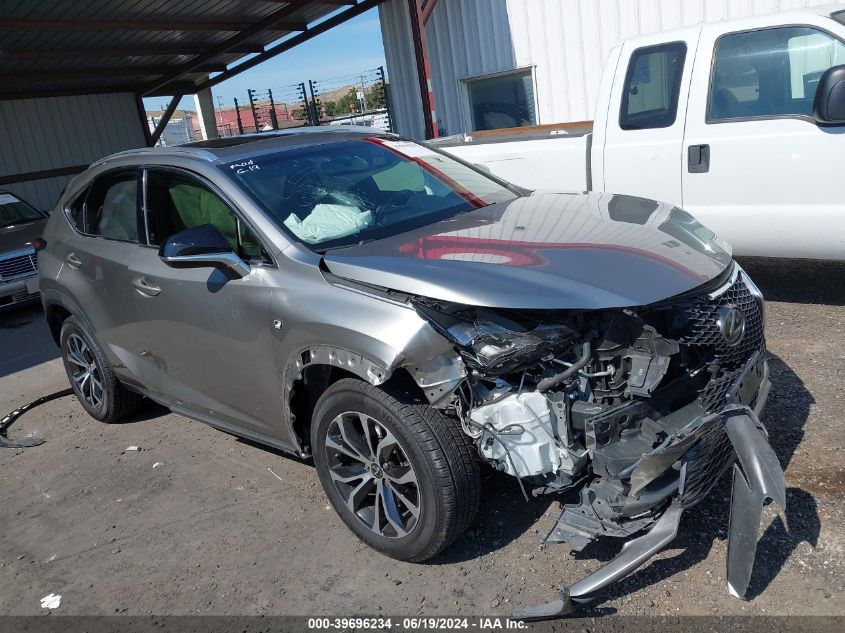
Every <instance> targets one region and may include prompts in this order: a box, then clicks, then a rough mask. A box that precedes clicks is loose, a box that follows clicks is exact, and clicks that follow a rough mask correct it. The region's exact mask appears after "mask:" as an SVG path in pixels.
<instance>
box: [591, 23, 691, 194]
mask: <svg viewBox="0 0 845 633" xmlns="http://www.w3.org/2000/svg"><path fill="white" fill-rule="evenodd" d="M700 31H701V27H694V28H688V29H683V30H679V31H674V32H672V34H671V36H669V35H667V34H665V33H655V34H653V35H649V36H645V37H641V38H637V39H636V40H633V41H628V42H625V43H624V44H623V45H622V50H621V55H620V58H619V62H618V64H617V66H616V73H615V74H614V76H613V85H612V87H611V89H610V95H609V101H606V102H605V103H608V102H609V104H610V106H609V108H608V111H607V124H606V127H605V130H606V131H605V140H604V148H603V153H604V172H603V173H604V179H603V181H604V182H603V187H601V189H602V190H604V191H607V192H610V193H621V194H628V195H633V196H642V197H645V198H652V199H654V200H659V201H661V202H670V203H672V204H676V205H679V204H681V175H680V169H681V153H682V152H681V150H682V143H683V136H684V112H686V109H687V97H688V93H689V84H690V79H691V77H692V69H693V67H694V65H695V59H696V46H697V43H698V36H699V33H700ZM667 38H668V39H667ZM669 41H671V42H683V43H684V44H685V45H686V54H685V59H684V68H683V73H682V75H681V78H680V91H679V94H678V101H677V112H676V116H675V119H674V122H673V123H672V124H671V125H669V126H667V127H660V128H649V129H623V128H622V127H621V125H620V109H621V106H622V103H623V92H624V91H625V90H626V77H627V74H628V63H629V61H630V59H631V56H632V54H634V53H635V52H636V51H637V50H638V49H641V48H646V47H650V46H657V45H662V44H666V43H667V42H669ZM606 72H608V73H610V72H612V69H611V67H610V66H608V68H607V71H606ZM632 94H635V93H632ZM599 103H602V102H601V101H600V102H599ZM595 151H600V150H599V143H598V142H597V143H596V150H595ZM597 188H598V187H597Z"/></svg>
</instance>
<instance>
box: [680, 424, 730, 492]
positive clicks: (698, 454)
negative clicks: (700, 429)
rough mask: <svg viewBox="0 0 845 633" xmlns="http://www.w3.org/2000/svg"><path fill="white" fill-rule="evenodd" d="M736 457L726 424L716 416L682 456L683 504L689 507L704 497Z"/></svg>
mask: <svg viewBox="0 0 845 633" xmlns="http://www.w3.org/2000/svg"><path fill="white" fill-rule="evenodd" d="M735 459H736V452H735V451H734V447H733V445H732V444H731V440H730V438H729V437H728V433H727V431H725V425H724V423H723V422H722V420H719V421H718V422H715V423H714V425H713V428H712V429H710V430H709V431H707V432H706V433H705V434H704V436H703V437H702V438H701V439H700V440H699V441H698V442H696V444H695V446H693V447H692V448H691V449H690V450H688V451H687V453H686V455H685V456H684V460H683V468H684V481H683V484H682V487H681V503H682V504H683V506H684V507H685V508H689V507H690V506H694V505H695V504H696V503H698V502H699V501H701V500H702V499H703V498H704V497H706V496H707V493H708V492H710V489H711V488H713V486H714V485H715V484H716V482H717V481H719V478H720V477H721V476H722V473H724V472H725V471H726V470H727V469H728V468H730V466H731V464H733V462H734V460H735Z"/></svg>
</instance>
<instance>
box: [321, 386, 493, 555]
mask: <svg viewBox="0 0 845 633" xmlns="http://www.w3.org/2000/svg"><path fill="white" fill-rule="evenodd" d="M311 446H312V447H313V454H314V463H315V465H316V467H317V474H318V475H319V477H320V483H322V485H323V489H324V490H325V491H326V495H328V498H329V501H330V502H331V504H332V505H333V506H334V509H335V510H336V511H337V513H338V514H339V515H340V518H341V519H343V522H344V523H346V525H347V526H348V527H349V528H350V529H351V530H352V531H353V532H354V533H355V534H356V535H357V536H358V537H359V538H360V539H361V540H362V541H364V542H365V543H367V544H368V545H369V546H370V547H372V548H374V549H376V550H378V551H380V552H382V553H384V554H386V555H388V556H391V557H392V558H397V559H399V560H404V561H411V562H420V561H424V560H427V559H429V558H431V557H433V556H435V555H437V554H438V553H440V552H441V551H443V550H444V549H446V547H448V546H449V545H451V544H452V543H453V542H454V541H455V540H456V539H457V538H458V537H459V536H460V535H461V534H462V533H463V532H464V531H465V530H466V529H467V528H468V527H469V525H470V523H471V522H472V520H473V519H474V518H475V514H476V512H477V511H478V500H479V494H480V487H481V484H480V479H479V474H478V461H477V456H476V453H475V451H474V449H473V448H472V446H471V445H470V443H469V441H468V438H467V437H466V436H465V435H464V434H463V432H462V431H461V430H460V428H459V427H458V425H456V424H455V423H454V422H452V421H451V420H449V418H447V417H446V416H445V415H443V414H442V413H440V412H439V411H437V410H435V409H433V408H432V407H430V406H428V405H427V404H421V403H419V402H410V398H409V397H407V396H402V395H398V394H393V393H390V392H388V391H385V390H382V389H379V388H377V387H373V386H372V385H370V384H368V383H365V382H363V381H361V380H357V379H354V378H345V379H343V380H339V381H338V382H336V383H335V384H333V385H332V386H331V387H329V388H328V389H327V390H326V392H325V393H324V394H323V395H322V396H321V397H320V399H319V400H318V402H317V405H316V407H315V410H314V417H313V423H312V425H311Z"/></svg>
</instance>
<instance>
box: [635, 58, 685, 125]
mask: <svg viewBox="0 0 845 633" xmlns="http://www.w3.org/2000/svg"><path fill="white" fill-rule="evenodd" d="M686 55H687V46H686V44H684V43H683V42H669V43H668V44H660V45H658V46H647V47H644V48H638V49H637V50H635V51H634V53H633V54H632V55H631V61H630V62H629V63H628V71H627V73H626V75H625V86H624V92H623V93H622V106H621V108H620V111H619V127H621V128H622V129H623V130H647V129H652V128H659V127H669V126H670V125H672V124H673V123H674V122H675V116H676V115H677V113H678V95H679V94H680V91H681V76H682V75H683V72H684V59H685V58H686Z"/></svg>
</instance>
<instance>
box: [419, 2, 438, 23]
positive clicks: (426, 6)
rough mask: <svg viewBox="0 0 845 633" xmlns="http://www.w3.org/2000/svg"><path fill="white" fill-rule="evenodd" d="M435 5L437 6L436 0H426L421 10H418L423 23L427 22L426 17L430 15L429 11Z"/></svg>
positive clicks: (432, 9)
mask: <svg viewBox="0 0 845 633" xmlns="http://www.w3.org/2000/svg"><path fill="white" fill-rule="evenodd" d="M435 6H437V0H426V2H425V4H423V6H422V10H421V11H420V14H421V15H420V17H421V18H422V22H423V24H426V23H428V19H429V18H430V17H431V12H432V11H434V7H435Z"/></svg>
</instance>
